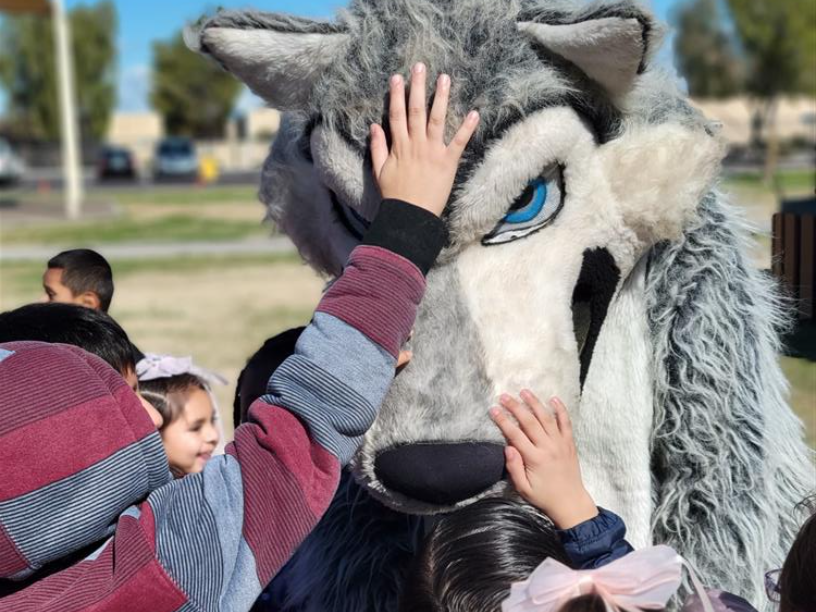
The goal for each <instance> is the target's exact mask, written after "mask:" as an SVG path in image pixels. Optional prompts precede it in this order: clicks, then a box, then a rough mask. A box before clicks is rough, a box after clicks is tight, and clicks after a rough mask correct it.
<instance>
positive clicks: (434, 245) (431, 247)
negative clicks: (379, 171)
mask: <svg viewBox="0 0 816 612" xmlns="http://www.w3.org/2000/svg"><path fill="white" fill-rule="evenodd" d="M446 239H447V230H446V229H445V223H444V222H443V221H442V219H440V218H439V217H437V216H436V215H435V214H433V213H431V212H428V211H427V210H425V209H424V208H420V207H419V206H414V205H413V204H409V203H408V202H403V201H402V200H383V201H382V204H380V211H379V212H378V213H377V216H376V217H375V218H374V222H373V223H372V224H371V227H370V228H369V230H368V233H367V234H366V236H365V239H364V240H363V244H367V245H370V246H378V247H382V248H384V249H388V250H389V251H392V252H394V253H396V254H397V255H401V256H402V257H404V258H405V259H407V260H409V261H410V262H411V263H413V264H414V265H415V266H416V267H417V268H419V270H420V271H421V272H422V274H425V275H427V274H428V270H430V269H431V266H433V264H434V261H436V257H437V256H438V255H439V252H440V251H441V250H442V247H443V246H445V241H446Z"/></svg>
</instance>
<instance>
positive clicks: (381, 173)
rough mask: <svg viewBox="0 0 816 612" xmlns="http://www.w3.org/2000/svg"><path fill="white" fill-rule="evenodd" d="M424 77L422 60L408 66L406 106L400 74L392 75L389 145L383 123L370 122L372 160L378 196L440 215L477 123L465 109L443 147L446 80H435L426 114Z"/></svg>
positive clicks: (446, 98)
mask: <svg viewBox="0 0 816 612" xmlns="http://www.w3.org/2000/svg"><path fill="white" fill-rule="evenodd" d="M426 77H427V75H426V69H425V66H424V65H423V64H416V65H415V66H414V67H413V68H412V69H411V87H410V90H409V96H408V108H407V109H406V107H405V83H404V81H403V79H402V77H401V76H399V75H394V76H392V77H391V81H390V85H391V94H390V103H389V104H390V105H389V111H388V121H389V124H390V128H391V149H390V151H389V149H388V142H387V141H386V138H385V132H384V131H383V128H382V126H380V125H378V124H376V123H375V124H373V125H372V126H371V161H372V164H373V167H374V176H375V178H376V179H377V184H378V185H379V187H380V192H381V194H382V197H383V198H386V199H391V198H393V199H397V200H403V201H405V202H408V203H410V204H413V205H414V206H419V207H420V208H424V209H425V210H427V211H429V212H431V213H433V214H435V215H436V216H441V215H442V211H443V210H444V209H445V204H446V203H447V201H448V197H449V196H450V192H451V189H452V188H453V180H454V178H455V176H456V168H457V166H458V165H459V160H460V159H461V157H462V153H464V151H465V147H466V146H467V144H468V142H470V138H471V137H472V136H473V133H474V132H475V130H476V126H477V125H478V124H479V114H478V113H477V112H476V111H471V112H470V113H468V115H467V117H466V118H465V120H464V122H463V123H462V125H461V126H460V128H459V130H458V131H457V132H456V135H455V136H454V137H453V140H451V142H450V144H448V145H446V144H445V140H444V135H445V117H446V115H447V111H448V97H449V95H450V78H449V77H448V76H447V75H445V74H442V75H440V76H439V78H438V79H437V82H436V93H435V97H434V102H433V106H432V107H431V111H430V115H429V114H428V113H427V111H426V102H425V80H426Z"/></svg>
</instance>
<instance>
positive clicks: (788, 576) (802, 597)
mask: <svg viewBox="0 0 816 612" xmlns="http://www.w3.org/2000/svg"><path fill="white" fill-rule="evenodd" d="M801 506H802V508H803V509H805V510H806V511H809V512H810V516H809V517H808V518H807V519H806V520H805V523H804V525H802V528H801V529H800V530H799V534H798V535H797V536H796V539H795V540H794V542H793V546H791V549H790V552H789V553H788V556H787V557H786V558H785V563H784V564H783V565H782V572H781V573H780V575H779V596H780V597H779V612H804V611H805V610H816V580H814V572H816V496H812V497H810V498H809V499H807V500H805V501H804V502H802V504H801Z"/></svg>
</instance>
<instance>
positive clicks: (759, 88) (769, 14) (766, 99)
mask: <svg viewBox="0 0 816 612" xmlns="http://www.w3.org/2000/svg"><path fill="white" fill-rule="evenodd" d="M728 5H729V7H730V9H731V14H732V17H733V20H734V23H735V25H736V31H737V35H738V37H739V40H740V43H741V45H742V50H743V52H744V54H745V57H746V61H747V63H748V72H747V79H746V82H745V84H746V88H747V91H748V93H749V94H750V95H751V96H752V97H753V99H754V100H755V101H756V102H757V103H758V108H757V109H756V121H755V125H756V126H757V129H759V130H761V128H762V126H763V125H764V126H765V128H766V130H767V141H768V151H767V155H766V163H765V178H766V179H767V180H770V178H771V177H772V175H773V173H774V171H775V168H776V162H777V157H778V150H779V143H778V138H777V135H776V107H777V103H778V100H779V97H780V96H781V95H784V94H797V93H804V94H808V95H811V96H813V95H816V5H814V3H813V0H773V2H769V1H768V0H728Z"/></svg>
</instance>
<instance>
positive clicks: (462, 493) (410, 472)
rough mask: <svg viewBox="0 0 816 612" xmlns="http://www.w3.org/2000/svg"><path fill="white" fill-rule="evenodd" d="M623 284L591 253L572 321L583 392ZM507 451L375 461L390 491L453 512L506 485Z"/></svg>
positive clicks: (482, 448) (386, 456)
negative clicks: (612, 308)
mask: <svg viewBox="0 0 816 612" xmlns="http://www.w3.org/2000/svg"><path fill="white" fill-rule="evenodd" d="M619 280H620V269H619V268H618V266H617V264H616V263H615V259H614V258H613V257H612V255H611V253H610V252H609V251H608V250H607V249H605V248H595V249H587V250H586V251H584V253H583V259H582V263H581V271H580V273H579V275H578V280H577V282H576V284H575V288H574V290H573V295H572V319H573V329H574V333H575V341H576V345H577V347H578V356H579V359H580V365H581V370H580V372H581V374H580V382H581V388H583V384H584V381H585V379H586V376H587V373H588V372H589V366H590V364H591V362H592V354H593V352H594V350H595V345H596V343H597V340H598V336H599V334H600V332H601V328H602V326H603V323H604V320H605V319H606V314H607V311H608V310H609V304H610V302H611V301H612V297H613V296H614V294H615V290H616V288H617V286H618V282H619ZM504 462H505V459H504V445H503V444H496V443H494V442H488V441H479V440H472V441H463V442H456V443H451V442H449V441H442V440H440V441H426V442H414V443H411V444H403V445H399V446H395V447H391V448H388V449H384V450H383V451H381V452H380V453H378V454H377V457H376V459H375V460H374V471H375V473H376V475H377V479H378V480H379V481H380V482H381V483H382V485H383V486H384V487H386V488H387V489H389V490H391V491H394V492H397V493H399V494H401V495H404V496H406V497H408V498H410V499H414V500H416V501H419V502H423V503H425V504H430V505H432V506H439V507H450V506H452V505H456V504H459V503H461V502H464V501H467V500H470V499H473V498H475V497H478V496H479V495H481V494H483V493H484V492H486V491H488V490H489V489H491V488H492V487H494V486H495V485H496V484H497V483H499V482H501V481H502V480H505V479H506V477H507V473H506V470H505V463H504Z"/></svg>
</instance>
